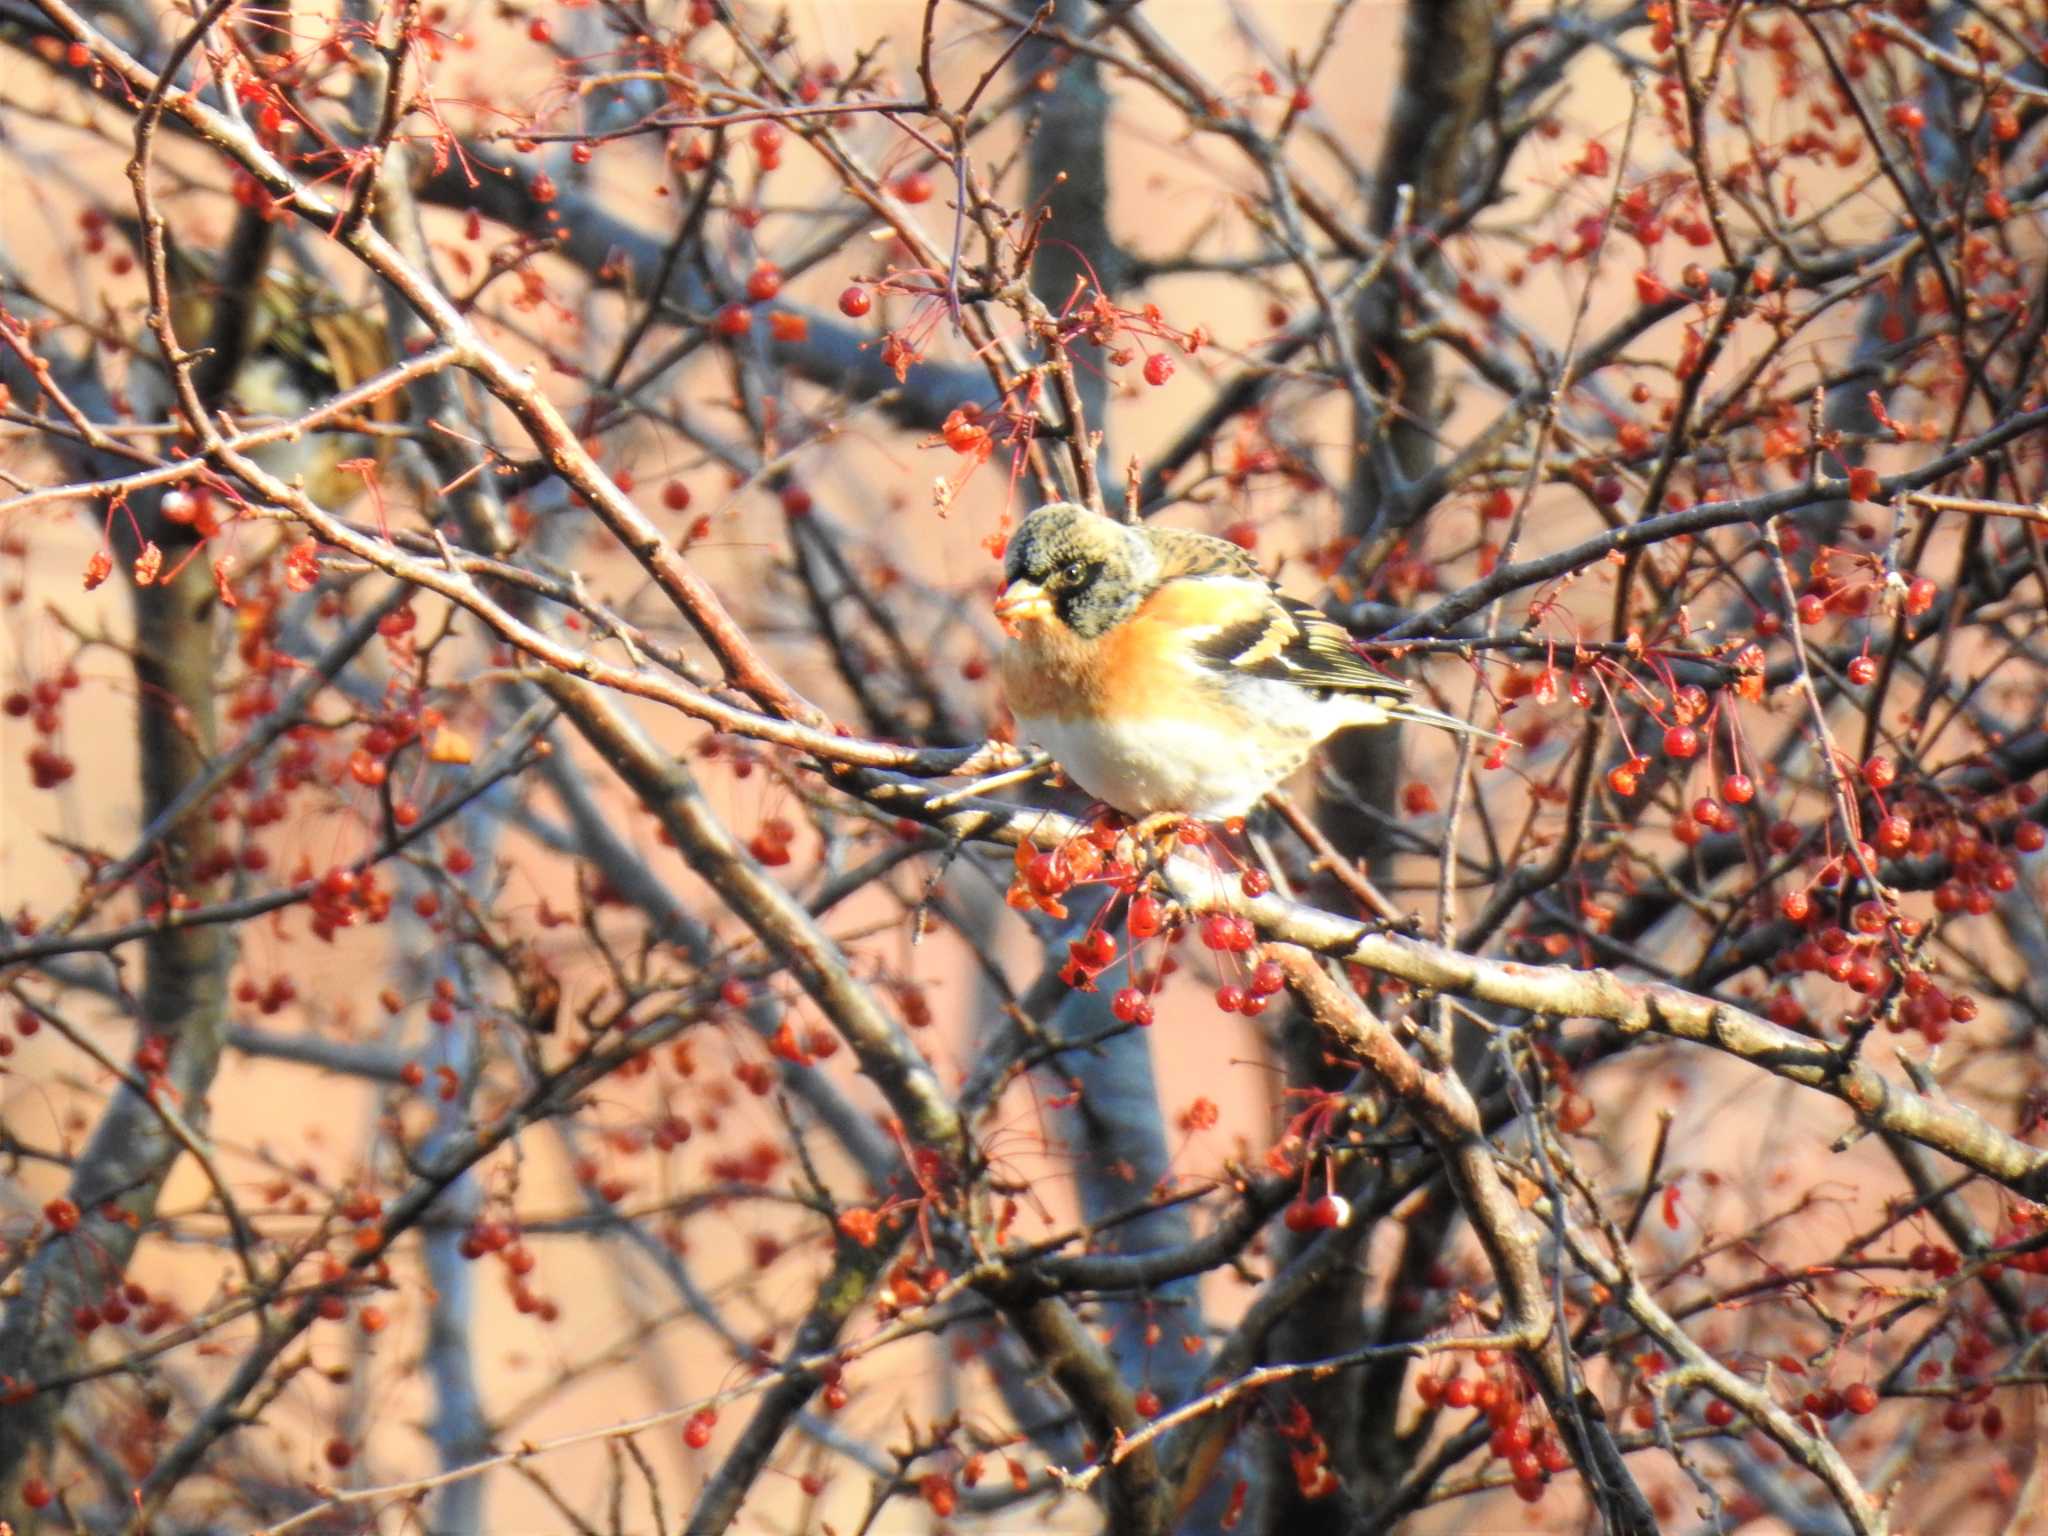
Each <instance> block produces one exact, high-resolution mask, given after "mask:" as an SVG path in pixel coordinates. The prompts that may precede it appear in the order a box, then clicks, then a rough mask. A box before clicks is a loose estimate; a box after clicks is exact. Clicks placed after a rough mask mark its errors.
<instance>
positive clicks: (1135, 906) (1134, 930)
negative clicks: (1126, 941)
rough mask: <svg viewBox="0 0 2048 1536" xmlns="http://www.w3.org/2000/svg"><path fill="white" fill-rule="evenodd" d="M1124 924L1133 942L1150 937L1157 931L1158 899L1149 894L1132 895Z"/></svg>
mask: <svg viewBox="0 0 2048 1536" xmlns="http://www.w3.org/2000/svg"><path fill="white" fill-rule="evenodd" d="M1126 926H1128V927H1129V929H1130V933H1131V939H1132V941H1133V942H1136V941H1139V940H1142V939H1149V938H1151V937H1152V935H1153V934H1155V933H1157V932H1158V931H1159V903H1158V901H1157V900H1156V899H1154V898H1153V897H1151V896H1149V895H1144V894H1140V895H1137V896H1133V897H1132V898H1131V910H1130V915H1129V917H1128V918H1127V919H1126Z"/></svg>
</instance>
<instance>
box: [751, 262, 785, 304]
mask: <svg viewBox="0 0 2048 1536" xmlns="http://www.w3.org/2000/svg"><path fill="white" fill-rule="evenodd" d="M780 292H782V269H781V268H779V267H777V266H776V265H775V263H774V262H772V261H764V262H762V263H761V264H760V265H759V266H758V267H756V268H754V270H753V271H751V272H749V273H748V274H747V297H748V298H750V299H752V300H753V301H754V302H755V303H756V304H766V303H767V302H768V301H769V300H770V299H772V298H774V297H775V295H776V294H778V293H780Z"/></svg>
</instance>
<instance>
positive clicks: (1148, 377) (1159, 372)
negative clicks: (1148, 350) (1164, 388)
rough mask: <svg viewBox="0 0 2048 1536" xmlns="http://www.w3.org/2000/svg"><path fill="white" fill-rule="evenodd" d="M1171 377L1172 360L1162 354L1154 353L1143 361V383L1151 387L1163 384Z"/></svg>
mask: <svg viewBox="0 0 2048 1536" xmlns="http://www.w3.org/2000/svg"><path fill="white" fill-rule="evenodd" d="M1172 377H1173V359H1172V358H1170V357H1168V356H1167V355H1166V354H1165V353H1164V352H1154V353H1153V354H1152V355H1151V356H1150V357H1148V358H1146V359H1145V382H1146V383H1147V384H1150V385H1153V386H1154V387H1155V388H1156V387H1157V386H1158V385H1161V384H1164V383H1165V382H1166V381H1167V380H1168V379H1170V378H1172Z"/></svg>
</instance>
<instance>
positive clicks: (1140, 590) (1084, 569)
mask: <svg viewBox="0 0 2048 1536" xmlns="http://www.w3.org/2000/svg"><path fill="white" fill-rule="evenodd" d="M1136 547H1139V548H1141V547H1142V546H1136ZM1003 571H1004V574H1005V575H1006V576H1007V577H1008V578H1009V579H1010V580H1011V581H1029V582H1035V583H1036V584H1037V585H1038V586H1040V587H1042V588H1044V589H1045V594H1046V596H1047V597H1049V598H1051V599H1052V606H1053V612H1054V613H1055V614H1056V615H1058V617H1059V620H1060V622H1061V623H1063V624H1065V625H1066V626H1067V628H1069V629H1071V630H1072V631H1073V632H1074V633H1075V634H1077V635H1079V636H1080V637H1081V638H1082V639H1084V640H1093V639H1095V638H1096V637H1097V636H1099V635H1101V634H1103V633H1105V632H1106V631H1108V630H1110V629H1112V628H1114V627H1115V626H1116V625H1118V624H1120V623H1122V622H1123V621H1124V620H1125V619H1127V618H1129V617H1130V616H1131V614H1132V613H1133V612H1135V611H1136V609H1137V607H1138V604H1139V603H1140V602H1142V601H1143V600H1144V597H1145V588H1144V585H1143V583H1142V582H1141V581H1140V579H1139V571H1138V559H1137V554H1136V549H1135V548H1134V541H1133V540H1132V539H1131V538H1130V537H1129V535H1127V534H1126V533H1125V531H1124V530H1123V529H1122V528H1120V527H1118V526H1117V525H1116V524H1114V523H1112V522H1110V521H1108V519H1106V518H1100V517H1096V516H1095V515H1094V514H1092V513H1090V512H1086V511H1083V510H1082V509H1081V508H1079V507H1072V506H1067V505H1064V504H1058V503H1056V504H1054V505H1052V506H1049V507H1041V508H1039V509H1038V510H1037V511H1036V512H1034V513H1032V514H1031V515H1030V516H1029V517H1027V518H1025V519H1024V521H1023V522H1022V523H1020V524H1019V525H1018V527H1017V532H1016V533H1015V535H1013V536H1012V537H1011V539H1010V547H1009V549H1008V550H1007V551H1006V552H1005V554H1004V558H1003Z"/></svg>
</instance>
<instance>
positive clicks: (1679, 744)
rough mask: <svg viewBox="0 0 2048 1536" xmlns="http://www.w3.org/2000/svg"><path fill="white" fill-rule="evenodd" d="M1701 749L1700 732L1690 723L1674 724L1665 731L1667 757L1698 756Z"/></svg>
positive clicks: (1665, 752)
mask: <svg viewBox="0 0 2048 1536" xmlns="http://www.w3.org/2000/svg"><path fill="white" fill-rule="evenodd" d="M1699 750H1700V733H1699V732H1698V731H1696V730H1694V729H1693V728H1692V727H1691V726H1689V725H1674V726H1672V727H1671V729H1670V730H1668V731H1666V732H1665V733H1664V754H1665V756H1667V757H1697V756H1698V755H1699Z"/></svg>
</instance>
